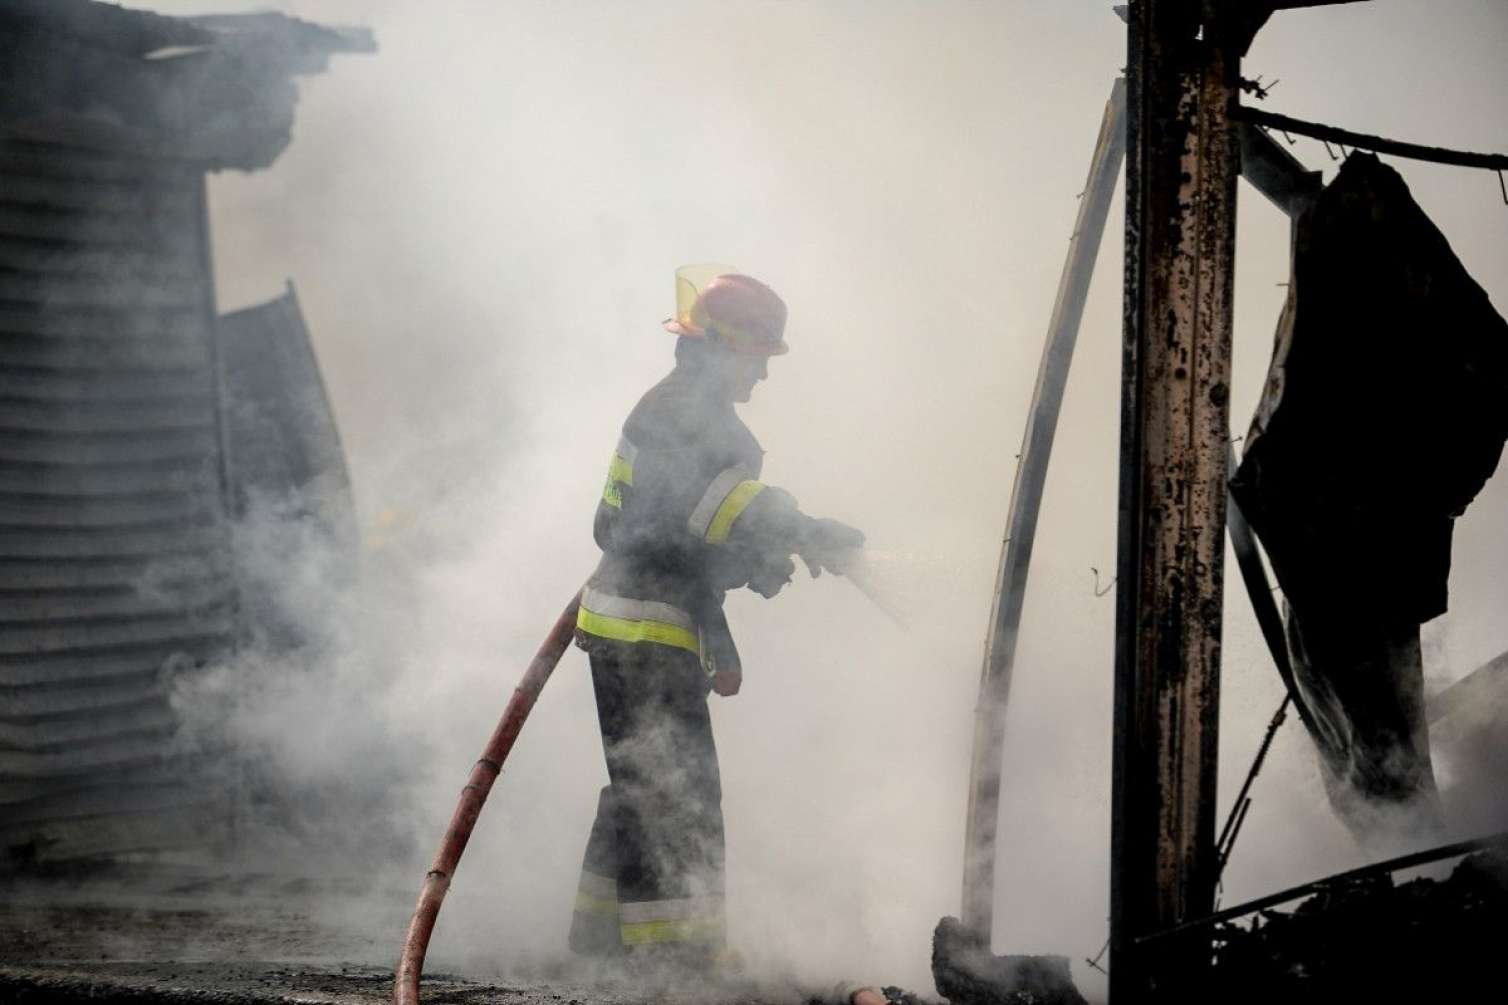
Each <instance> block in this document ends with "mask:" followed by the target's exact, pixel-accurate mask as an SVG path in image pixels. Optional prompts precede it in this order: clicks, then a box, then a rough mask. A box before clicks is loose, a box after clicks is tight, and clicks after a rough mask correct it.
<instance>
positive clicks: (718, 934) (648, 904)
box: [619, 897, 726, 946]
mask: <svg viewBox="0 0 1508 1005" xmlns="http://www.w3.org/2000/svg"><path fill="white" fill-rule="evenodd" d="M619 920H620V930H621V932H622V936H623V944H624V945H626V946H643V945H650V944H653V943H663V942H719V941H721V940H722V939H723V937H724V930H725V928H726V925H725V923H724V917H723V901H722V898H720V897H694V898H691V899H688V900H650V901H642V902H639V903H633V904H623V905H621V907H620V913H619Z"/></svg>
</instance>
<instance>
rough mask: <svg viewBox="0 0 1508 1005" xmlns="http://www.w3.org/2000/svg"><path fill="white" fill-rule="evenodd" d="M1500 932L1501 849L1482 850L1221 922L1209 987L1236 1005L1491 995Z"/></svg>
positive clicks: (1506, 909) (1503, 927) (1505, 897)
mask: <svg viewBox="0 0 1508 1005" xmlns="http://www.w3.org/2000/svg"><path fill="white" fill-rule="evenodd" d="M1505 933H1508V853H1504V852H1491V853H1489V852H1482V853H1479V854H1476V855H1472V856H1470V857H1468V858H1466V859H1464V860H1463V861H1462V862H1461V863H1460V865H1458V866H1457V867H1456V868H1455V870H1454V871H1453V872H1452V873H1451V874H1450V875H1449V876H1448V877H1447V878H1445V879H1443V880H1434V879H1427V878H1421V879H1414V880H1410V881H1408V882H1404V883H1397V884H1395V883H1394V882H1393V880H1392V878H1391V877H1389V876H1379V877H1374V878H1369V879H1365V880H1359V881H1355V882H1351V883H1347V884H1342V885H1337V886H1335V887H1334V888H1332V889H1329V890H1326V891H1325V892H1323V893H1321V894H1318V895H1316V896H1314V897H1311V898H1310V899H1309V900H1306V901H1304V902H1303V903H1302V904H1300V905H1299V906H1298V908H1297V909H1296V910H1294V911H1293V912H1292V913H1282V912H1278V911H1264V912H1262V913H1261V914H1259V915H1258V916H1257V917H1255V918H1254V919H1253V920H1252V921H1251V922H1250V923H1248V924H1244V925H1223V926H1221V927H1220V928H1219V929H1218V930H1217V933H1216V955H1215V990H1216V992H1217V996H1218V1000H1219V1001H1222V1002H1230V1003H1236V1005H1244V1003H1247V1002H1251V1003H1256V1002H1262V1003H1270V1002H1284V1003H1285V1005H1309V1003H1319V1002H1327V1003H1329V1002H1342V1001H1345V1002H1404V1001H1419V1002H1431V1001H1462V1002H1467V1001H1477V1000H1484V1001H1499V1000H1501V998H1500V996H1501V994H1502V988H1501V984H1502V970H1501V963H1500V956H1501V953H1502V947H1503V938H1504V934H1505ZM1493 987H1497V988H1498V990H1497V991H1496V992H1493V991H1491V990H1490V989H1491V988H1493Z"/></svg>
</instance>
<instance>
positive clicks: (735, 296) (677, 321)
mask: <svg viewBox="0 0 1508 1005" xmlns="http://www.w3.org/2000/svg"><path fill="white" fill-rule="evenodd" d="M712 270H716V272H715V274H714V275H712V277H711V278H710V279H708V280H706V281H705V284H703V283H698V282H697V280H698V279H699V278H702V277H704V276H706V275H707V274H708V272H709V271H712ZM665 330H666V331H668V332H671V333H673V334H676V335H682V336H686V337H688V338H707V337H709V336H710V337H711V338H713V339H715V340H716V341H717V342H719V343H721V344H723V345H725V346H727V347H728V348H730V349H733V350H734V351H736V352H747V353H755V354H758V355H761V356H779V355H781V354H782V353H786V352H789V351H790V346H788V345H786V344H785V340H784V338H783V336H784V334H785V301H783V300H781V299H780V297H779V296H777V295H776V293H775V291H774V290H772V289H770V288H769V287H768V286H766V285H765V284H764V283H761V282H760V281H759V280H757V279H755V278H754V277H752V276H745V275H743V274H741V273H738V272H735V271H732V270H730V269H727V268H726V267H725V266H689V265H688V266H684V267H682V268H680V269H677V270H676V316H675V317H673V318H667V319H666V320H665Z"/></svg>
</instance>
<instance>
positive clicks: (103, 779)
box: [0, 0, 373, 867]
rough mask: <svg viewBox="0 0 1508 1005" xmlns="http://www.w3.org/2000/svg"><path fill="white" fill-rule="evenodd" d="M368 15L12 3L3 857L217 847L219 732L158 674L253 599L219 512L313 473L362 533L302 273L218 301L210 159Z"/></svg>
mask: <svg viewBox="0 0 1508 1005" xmlns="http://www.w3.org/2000/svg"><path fill="white" fill-rule="evenodd" d="M372 49H373V43H372V40H371V37H370V36H369V35H367V34H366V33H364V32H353V31H346V30H339V31H337V30H332V29H327V28H322V27H319V26H316V25H312V24H307V23H304V22H300V21H297V20H294V19H291V18H286V17H283V16H282V15H277V14H259V15H248V16H225V17H219V16H217V17H205V18H191V19H177V18H167V17H161V16H158V15H154V14H149V13H145V12H141V11H133V10H127V9H123V8H119V7H114V6H111V5H107V4H103V3H93V2H86V0H48V2H43V0H7V2H6V3H4V4H0V860H3V863H4V866H0V867H14V866H16V865H18V864H25V863H27V862H33V863H56V862H68V861H78V860H91V859H101V858H104V859H108V858H112V857H119V856H122V855H130V854H132V853H137V852H161V851H165V850H170V849H185V848H192V849H204V848H207V847H210V846H213V845H216V844H223V843H224V842H225V841H226V840H227V839H228V836H229V833H228V832H229V828H230V824H231V820H232V818H233V812H232V807H231V806H230V803H231V802H232V801H233V799H234V798H235V795H234V791H233V790H234V787H233V786H227V784H226V781H227V779H228V778H229V777H230V774H231V773H230V772H229V771H228V770H226V769H227V767H228V765H227V763H226V761H227V757H228V755H227V754H226V752H225V751H223V750H217V749H215V746H214V741H213V739H211V741H210V744H209V746H208V748H206V747H203V746H201V747H200V748H198V749H195V750H188V749H185V747H184V744H183V737H182V736H181V735H179V734H180V732H181V730H180V727H181V725H182V719H183V715H182V710H181V709H178V708H175V707H174V705H173V703H172V701H170V695H171V692H172V689H173V688H174V686H175V685H176V684H177V683H178V682H179V681H181V680H183V679H184V678H185V676H186V675H192V674H194V673H195V672H196V670H197V668H201V667H204V666H205V665H207V664H208V663H210V662H212V661H214V660H216V659H217V657H221V656H223V655H225V654H226V653H227V652H228V651H229V650H230V649H231V648H232V647H233V646H235V645H236V643H237V639H238V638H240V637H243V636H244V635H245V634H246V633H247V632H248V630H249V629H250V628H252V627H253V625H252V622H253V620H254V619H255V617H256V609H257V606H258V605H257V598H256V597H255V596H254V595H249V594H248V592H247V591H246V590H245V589H243V588H241V587H240V585H239V584H238V579H237V574H236V568H235V563H234V560H233V552H232V549H231V524H232V521H233V520H234V519H235V518H236V516H237V515H238V513H240V512H241V511H243V510H244V508H245V506H246V504H247V500H248V499H249V498H251V497H252V496H255V495H259V494H260V495H271V496H276V497H287V496H290V495H295V494H298V493H310V492H314V491H318V493H319V496H320V499H321V500H322V503H321V506H322V508H321V511H320V513H319V514H318V515H317V519H319V520H321V521H323V522H324V523H325V525H326V526H327V528H328V530H329V532H330V533H331V534H332V535H335V536H336V537H337V538H338V539H339V540H340V541H341V542H343V546H345V547H349V546H350V545H351V544H352V543H353V541H354V535H353V520H352V509H351V502H350V496H349V485H348V482H347V479H346V475H345V468H344V461H343V458H342V454H341V449H340V444H339V441H338V438H337V436H336V433H335V428H334V425H333V422H332V421H331V417H330V412H329V407H328V404H327V403H326V401H325V397H324V392H323V387H322V384H321V383H320V377H319V373H318V368H317V365H316V363H315V360H314V357H313V355H312V353H311V351H310V347H309V342H308V333H307V332H306V331H305V329H304V327H303V322H302V319H301V317H300V314H299V311H298V307H297V303H296V301H295V299H294V297H293V294H292V289H291V287H290V289H289V291H288V293H287V294H286V295H285V296H283V297H280V298H278V299H276V300H274V301H272V302H271V303H269V304H266V305H263V306H262V307H258V308H251V309H247V310H244V311H238V312H235V313H234V314H231V315H229V316H227V317H223V318H222V317H219V316H218V315H217V310H216V305H215V295H214V285H213V275H212V271H211V264H210V262H211V256H210V249H209V224H208V217H207V213H206V205H205V178H206V173H207V172H210V171H217V170H222V169H236V170H255V169H258V168H263V167H266V166H268V165H269V164H271V163H272V162H273V160H274V159H275V158H276V157H277V156H278V154H279V153H280V152H281V151H282V150H283V148H284V147H285V146H286V145H287V143H288V141H289V136H290V130H291V126H292V121H293V114H294V105H295V102H296V98H297V90H296V87H295V85H294V83H293V81H292V79H291V78H292V77H293V76H294V75H298V74H308V73H316V72H319V71H321V70H322V69H323V68H324V67H325V65H326V63H327V61H328V57H329V55H330V54H331V53H336V52H367V51H371V50H372Z"/></svg>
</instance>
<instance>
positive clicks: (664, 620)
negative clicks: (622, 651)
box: [576, 586, 702, 654]
mask: <svg viewBox="0 0 1508 1005" xmlns="http://www.w3.org/2000/svg"><path fill="white" fill-rule="evenodd" d="M576 627H577V628H579V629H581V630H582V631H583V632H586V633H587V634H588V635H595V636H597V637H598V638H602V639H613V640H614V641H617V642H658V643H659V644H660V645H663V646H674V647H676V648H677V649H685V650H687V651H688V652H693V653H697V654H700V653H701V651H702V647H701V644H700V642H699V641H698V639H697V633H696V622H695V621H694V620H692V617H691V615H689V614H687V613H686V612H685V611H683V610H681V609H680V608H679V607H675V606H673V605H671V604H665V603H661V602H659V601H654V600H634V599H631V598H629V597H619V596H615V595H613V594H611V593H605V592H603V591H601V590H597V589H594V588H593V587H590V586H589V587H587V588H586V589H585V590H582V591H581V608H580V610H578V611H577V612H576Z"/></svg>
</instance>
